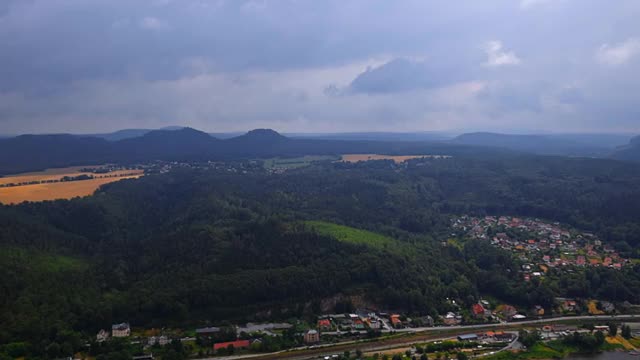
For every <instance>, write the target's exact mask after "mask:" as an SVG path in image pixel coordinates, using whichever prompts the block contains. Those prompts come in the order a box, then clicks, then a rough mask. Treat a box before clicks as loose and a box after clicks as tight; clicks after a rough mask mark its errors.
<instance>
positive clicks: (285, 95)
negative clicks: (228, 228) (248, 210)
mask: <svg viewBox="0 0 640 360" xmlns="http://www.w3.org/2000/svg"><path fill="white" fill-rule="evenodd" d="M638 16H640V4H639V3H638V2H637V1H635V0H620V1H616V2H615V4H613V3H605V2H601V1H599V0H585V1H577V0H523V1H516V0H496V1H490V2H489V1H475V0H458V1H454V2H450V1H444V0H437V1H436V0H434V1H424V0H407V1H403V2H396V1H388V0H384V1H383V0H326V1H316V0H271V1H267V0H265V1H261V0H245V1H231V0H228V1H225V0H211V1H208V0H207V1H205V0H180V1H178V0H140V1H125V0H90V1H87V0H28V1H27V0H24V1H14V0H5V1H0V133H6V132H24V131H29V132H49V131H87V132H94V131H102V130H109V129H115V128H121V127H142V126H152V127H156V126H163V125H168V124H177V123H180V124H185V125H191V126H196V127H200V128H203V129H206V130H215V131H224V130H244V129H247V128H251V127H274V128H278V129H280V130H289V131H343V130H345V131H349V130H361V129H374V130H398V129H402V130H430V129H446V128H456V129H463V128H467V127H469V128H471V127H473V128H476V129H478V128H486V129H500V128H504V127H508V128H510V129H514V128H526V129H535V128H540V129H544V130H548V131H553V130H558V131H566V130H581V129H583V130H598V129H605V130H616V129H617V130H638V127H639V125H638V124H639V123H640V121H638V118H637V115H638V113H637V111H636V110H635V108H636V106H635V104H637V102H638V100H640V99H638V96H639V95H637V94H640V77H639V75H637V74H640V28H639V27H638V25H637V18H638Z"/></svg>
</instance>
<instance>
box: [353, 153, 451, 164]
mask: <svg viewBox="0 0 640 360" xmlns="http://www.w3.org/2000/svg"><path fill="white" fill-rule="evenodd" d="M448 157H450V156H448V155H378V154H345V155H342V161H345V162H358V161H369V160H393V161H395V162H396V163H401V162H405V161H407V160H410V159H419V158H434V159H441V158H448Z"/></svg>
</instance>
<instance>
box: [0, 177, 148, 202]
mask: <svg viewBox="0 0 640 360" xmlns="http://www.w3.org/2000/svg"><path fill="white" fill-rule="evenodd" d="M113 173H116V172H115V171H114V172H113ZM77 174H78V173H76V175H77ZM140 176H142V174H140V175H133V176H121V177H110V178H102V179H91V180H79V181H66V182H57V183H50V184H35V185H24V186H13V187H5V188H0V203H3V204H18V203H21V202H23V201H44V200H56V199H71V198H74V197H76V196H87V195H91V194H93V193H94V192H95V191H96V190H97V189H98V188H99V187H100V186H101V185H104V184H107V183H110V182H114V181H118V180H122V179H135V178H139V177H140Z"/></svg>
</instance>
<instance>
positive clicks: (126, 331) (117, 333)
mask: <svg viewBox="0 0 640 360" xmlns="http://www.w3.org/2000/svg"><path fill="white" fill-rule="evenodd" d="M130 335H131V328H130V327H129V324H128V323H121V324H114V325H112V326H111V336H112V337H114V338H119V337H127V336H130Z"/></svg>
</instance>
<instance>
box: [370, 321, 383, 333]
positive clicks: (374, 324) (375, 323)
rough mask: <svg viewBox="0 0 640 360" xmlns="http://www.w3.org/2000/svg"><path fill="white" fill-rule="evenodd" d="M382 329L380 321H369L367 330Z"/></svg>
mask: <svg viewBox="0 0 640 360" xmlns="http://www.w3.org/2000/svg"><path fill="white" fill-rule="evenodd" d="M381 327H382V324H381V323H380V321H378V320H376V319H369V328H370V329H372V330H378V329H380V328H381Z"/></svg>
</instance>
